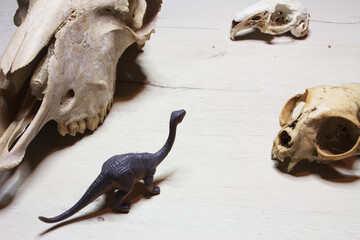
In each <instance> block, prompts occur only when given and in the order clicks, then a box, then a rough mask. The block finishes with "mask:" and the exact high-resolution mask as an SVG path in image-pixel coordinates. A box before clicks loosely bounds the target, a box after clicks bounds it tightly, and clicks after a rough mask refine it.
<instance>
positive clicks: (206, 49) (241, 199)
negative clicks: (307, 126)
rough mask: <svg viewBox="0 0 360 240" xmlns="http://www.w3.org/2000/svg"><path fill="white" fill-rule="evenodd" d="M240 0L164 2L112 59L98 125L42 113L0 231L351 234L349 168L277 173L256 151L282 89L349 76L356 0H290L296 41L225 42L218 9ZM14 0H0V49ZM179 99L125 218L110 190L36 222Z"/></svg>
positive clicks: (150, 134) (226, 18) (357, 216)
mask: <svg viewBox="0 0 360 240" xmlns="http://www.w3.org/2000/svg"><path fill="white" fill-rule="evenodd" d="M252 3H254V1H253V0H243V1H238V0H227V1H215V0H197V1H191V0H181V1H176V0H164V3H163V7H162V11H161V14H160V18H159V21H158V24H157V30H156V33H155V34H154V35H153V36H152V38H151V40H150V41H149V42H148V43H147V45H146V46H145V48H144V52H143V53H141V54H139V55H138V56H135V55H134V54H133V52H131V51H129V52H128V53H127V54H126V55H125V59H124V60H122V64H124V65H125V66H124V67H122V68H121V72H120V74H119V75H120V77H119V78H120V79H119V82H118V90H117V92H116V97H115V102H114V105H113V108H112V109H111V112H110V114H109V116H108V117H107V118H106V120H105V122H104V124H103V125H102V126H101V127H100V128H99V129H98V130H97V131H96V132H94V133H93V134H89V133H88V134H86V135H85V136H84V137H76V138H72V137H68V136H67V137H61V136H59V134H57V132H56V130H55V129H56V127H55V126H56V125H55V124H53V123H50V124H48V125H47V126H46V127H45V128H44V129H43V131H42V132H41V133H40V135H39V136H38V137H37V138H36V139H35V140H34V141H33V143H32V144H31V145H30V146H29V148H28V153H27V156H26V160H25V161H28V162H30V163H31V164H32V166H33V170H32V172H31V174H30V175H29V176H28V177H27V179H26V180H25V182H24V183H23V184H22V185H21V186H20V188H19V190H18V192H17V194H16V197H15V199H14V200H13V201H12V202H11V203H10V204H9V205H8V206H6V207H4V208H3V209H0V232H1V237H0V238H1V239H157V240H159V239H271V240H272V239H277V240H278V239H327V240H329V239H336V240H338V239H347V240H349V239H360V180H359V179H358V178H356V177H346V176H341V175H339V174H336V172H334V171H333V170H331V168H329V167H328V166H321V165H316V164H303V165H301V166H299V168H298V169H297V170H296V171H295V173H294V174H286V173H282V172H281V171H279V170H278V169H277V168H276V167H275V165H274V162H273V161H271V159H270V150H271V146H272V140H273V138H274V137H275V136H276V134H277V132H278V131H279V129H280V127H279V124H278V115H279V113H280V110H281V108H282V106H283V104H284V103H285V102H286V100H287V99H288V98H290V97H291V96H293V95H295V94H297V93H302V92H303V91H304V89H305V88H308V87H312V86H317V85H322V84H328V85H340V84H342V83H346V82H359V81H360V67H359V63H360V14H359V13H360V1H358V0H342V1H336V0H326V1H325V0H318V1H310V0H304V4H305V5H306V6H307V8H308V9H309V11H310V13H311V23H310V33H309V36H308V37H307V38H306V39H303V40H296V39H294V38H292V37H290V35H287V34H285V35H284V36H281V37H275V38H273V37H271V36H269V35H263V34H260V33H259V32H255V33H251V34H248V35H246V36H244V37H241V38H240V40H238V41H231V40H230V39H229V28H230V24H231V15H232V14H233V13H234V12H235V11H237V10H240V9H242V8H244V7H246V6H248V5H250V4H252ZM16 8H17V5H16V1H15V0H1V1H0V20H1V21H0V53H2V52H3V51H4V49H5V48H6V46H7V43H8V41H9V40H10V39H11V36H12V34H13V33H14V31H15V29H16V28H15V27H14V25H13V23H12V17H13V14H14V12H15V11H16ZM270 41H271V42H270ZM179 108H185V109H186V110H187V115H186V117H185V119H184V121H183V123H182V124H181V125H179V127H178V135H177V139H176V141H175V145H174V148H173V150H172V152H171V153H170V155H169V156H168V158H167V159H166V160H165V161H164V162H163V163H162V165H160V166H159V168H158V172H157V175H156V180H157V182H158V183H159V186H160V187H161V194H160V195H159V196H154V197H149V195H148V194H147V192H146V190H145V189H144V187H143V186H142V185H141V184H138V185H137V186H136V189H135V192H134V193H133V194H132V196H131V198H130V201H131V202H132V209H131V211H130V213H129V214H118V213H115V212H113V211H112V207H111V202H112V201H111V200H112V199H111V195H110V196H108V197H106V196H104V197H101V198H100V199H98V200H97V201H95V202H94V203H93V204H91V205H89V206H88V207H87V208H85V209H83V210H82V211H81V212H79V213H78V214H76V215H75V216H73V217H72V218H70V219H69V220H68V221H65V222H64V223H60V224H53V225H49V224H45V223H43V222H40V221H39V220H38V219H37V217H38V216H39V215H44V216H54V215H57V214H59V213H61V212H63V211H64V210H66V209H67V208H69V207H70V206H72V204H74V203H75V202H76V201H77V200H78V199H79V197H80V196H81V195H82V194H83V193H84V191H85V190H86V188H87V187H88V185H89V184H90V183H91V182H92V180H93V179H94V178H95V176H96V175H97V174H98V172H99V171H100V168H101V165H102V163H103V161H105V160H106V159H107V158H109V157H110V156H112V155H114V154H119V153H126V152H133V151H141V152H142V151H150V152H152V151H156V150H157V149H158V148H159V147H160V146H162V144H163V142H164V141H165V139H166V137H167V131H168V118H169V115H170V112H171V111H172V110H175V109H179ZM355 162H359V159H357V160H355Z"/></svg>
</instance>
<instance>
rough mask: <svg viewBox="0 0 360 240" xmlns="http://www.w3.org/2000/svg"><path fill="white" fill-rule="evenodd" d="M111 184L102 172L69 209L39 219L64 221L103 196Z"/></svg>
mask: <svg viewBox="0 0 360 240" xmlns="http://www.w3.org/2000/svg"><path fill="white" fill-rule="evenodd" d="M111 185H112V184H111V181H110V180H109V179H107V178H106V177H104V175H103V174H102V173H100V174H99V176H98V177H97V178H96V179H95V180H94V182H93V183H92V184H91V185H90V187H89V188H88V189H87V190H86V192H85V193H84V195H83V196H82V197H81V198H80V200H79V201H78V202H77V203H75V205H74V206H72V207H71V208H70V209H69V210H67V211H65V212H63V213H62V214H60V215H58V216H56V217H52V218H47V217H42V216H40V217H39V219H40V220H41V221H43V222H46V223H55V222H59V221H62V220H64V219H66V218H68V217H70V216H72V215H74V214H75V213H77V212H78V211H80V210H81V209H83V208H84V207H86V206H87V205H88V204H89V203H91V202H92V201H94V200H95V199H96V198H98V197H99V196H101V195H102V194H103V193H105V191H106V190H109V188H110V187H111Z"/></svg>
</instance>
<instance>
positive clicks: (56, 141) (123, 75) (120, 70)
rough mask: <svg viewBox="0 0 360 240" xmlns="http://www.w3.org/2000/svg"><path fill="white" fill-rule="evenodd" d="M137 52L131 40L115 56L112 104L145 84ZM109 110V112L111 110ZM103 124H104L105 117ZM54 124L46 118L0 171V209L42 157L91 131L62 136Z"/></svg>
mask: <svg viewBox="0 0 360 240" xmlns="http://www.w3.org/2000/svg"><path fill="white" fill-rule="evenodd" d="M141 52H142V51H141V50H138V48H137V45H136V44H134V45H132V46H130V47H129V48H128V49H126V51H125V52H124V54H123V55H122V57H121V58H120V59H119V62H118V64H117V76H116V79H117V80H116V81H117V82H116V89H115V94H114V104H116V102H125V101H130V100H132V99H133V98H134V97H135V96H137V95H138V94H139V93H140V92H141V91H142V90H143V89H144V88H145V82H146V81H147V77H146V75H145V74H144V73H143V71H142V68H141V66H140V65H138V63H137V62H136V60H137V57H138V55H139V54H141ZM109 114H111V110H110V113H109ZM104 124H106V120H105V121H104ZM56 128H57V124H56V122H54V121H51V122H48V123H47V124H46V125H45V126H44V127H43V128H42V129H41V131H40V132H39V133H38V135H37V136H36V137H35V138H34V139H33V141H32V142H31V143H30V144H29V146H28V147H27V150H26V155H25V157H24V159H23V161H22V163H21V164H20V165H19V166H18V167H17V168H15V169H12V170H8V171H5V172H2V173H0V210H1V209H3V208H5V207H6V206H8V205H9V204H10V203H11V202H12V200H13V198H14V197H15V194H16V192H17V190H18V189H19V188H20V186H21V185H22V183H23V182H24V181H25V180H26V178H27V177H28V176H29V175H30V174H31V173H32V172H33V171H34V170H35V169H36V167H37V166H38V165H39V164H40V162H41V161H42V160H43V159H44V158H46V157H47V156H48V155H51V154H52V153H53V152H56V151H59V150H62V149H64V148H67V147H71V146H72V145H74V144H75V143H76V142H77V141H79V140H81V139H83V138H85V137H88V136H91V135H92V132H91V131H89V130H86V132H85V134H77V135H76V136H75V137H72V136H69V135H66V136H64V137H62V136H60V134H58V133H57V131H56ZM99 128H101V126H99ZM69 167H71V166H69Z"/></svg>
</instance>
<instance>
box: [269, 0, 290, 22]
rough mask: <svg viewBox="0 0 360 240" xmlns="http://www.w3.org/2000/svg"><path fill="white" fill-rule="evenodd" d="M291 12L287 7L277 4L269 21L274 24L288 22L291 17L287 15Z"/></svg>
mask: <svg viewBox="0 0 360 240" xmlns="http://www.w3.org/2000/svg"><path fill="white" fill-rule="evenodd" d="M291 13H292V11H291V10H290V9H289V8H288V7H286V6H284V5H278V6H277V7H276V10H275V12H274V13H273V14H272V15H271V21H272V23H273V24H274V25H276V26H281V25H285V24H288V23H289V22H290V21H291V17H290V16H289V14H291Z"/></svg>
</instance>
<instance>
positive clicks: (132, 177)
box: [39, 110, 186, 223]
mask: <svg viewBox="0 0 360 240" xmlns="http://www.w3.org/2000/svg"><path fill="white" fill-rule="evenodd" d="M185 114H186V111H185V110H179V111H174V112H172V113H171V118H170V130H169V136H168V139H167V141H166V143H165V145H164V146H163V147H162V148H161V149H160V150H159V151H158V152H156V153H153V154H152V153H127V154H122V155H115V156H113V157H111V158H109V159H108V160H107V161H106V162H105V163H104V164H103V166H102V169H101V172H100V174H99V176H98V177H97V178H96V179H95V180H94V182H93V183H92V184H91V185H90V187H89V188H88V190H87V191H86V192H85V194H84V195H83V196H82V197H81V199H80V200H79V201H78V202H77V203H76V204H75V205H74V206H73V207H71V208H70V209H69V210H67V211H65V212H64V213H62V214H60V215H58V216H56V217H53V218H46V217H39V219H40V220H41V221H44V222H47V223H55V222H59V221H62V220H64V219H66V218H68V217H70V216H72V215H73V214H75V213H77V212H78V211H80V210H81V209H82V208H84V207H86V206H87V205H88V204H89V203H91V202H92V201H94V200H95V199H96V198H98V197H99V196H101V195H102V194H104V193H106V192H108V191H110V190H114V189H118V191H117V192H116V194H115V199H114V205H115V208H116V209H117V210H118V211H120V212H129V210H130V205H128V204H123V200H124V198H125V197H126V196H127V195H128V194H129V193H130V192H131V191H132V189H133V187H134V185H135V183H137V182H138V181H139V180H141V179H143V180H144V183H145V186H146V188H147V189H148V190H149V191H150V192H151V193H152V194H154V195H157V194H159V193H160V188H159V187H158V186H154V185H153V179H154V174H155V171H156V167H157V166H158V165H159V164H160V163H161V162H162V160H164V158H165V157H166V156H167V155H168V153H169V152H170V150H171V147H172V146H173V144H174V141H175V135H176V127H177V125H178V124H179V123H181V121H182V120H183V118H184V116H185Z"/></svg>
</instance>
